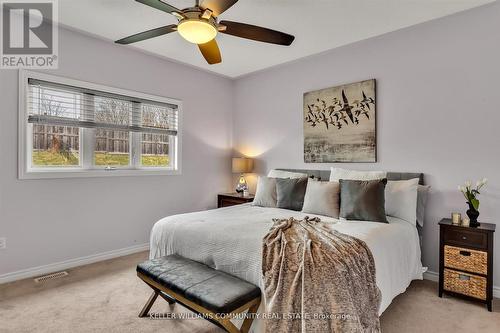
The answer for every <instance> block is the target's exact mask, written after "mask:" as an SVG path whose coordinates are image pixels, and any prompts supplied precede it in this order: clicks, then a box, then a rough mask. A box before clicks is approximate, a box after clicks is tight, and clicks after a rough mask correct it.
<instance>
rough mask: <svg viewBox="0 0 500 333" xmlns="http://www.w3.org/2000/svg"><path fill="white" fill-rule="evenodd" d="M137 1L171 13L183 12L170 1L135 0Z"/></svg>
mask: <svg viewBox="0 0 500 333" xmlns="http://www.w3.org/2000/svg"><path fill="white" fill-rule="evenodd" d="M135 1H137V2H140V3H142V4H145V5H146V6H149V7H153V8H156V9H159V10H161V11H163V12H165V13H169V14H172V13H181V11H180V10H179V9H178V8H175V7H174V6H172V5H169V4H168V3H165V2H163V1H160V0H135Z"/></svg>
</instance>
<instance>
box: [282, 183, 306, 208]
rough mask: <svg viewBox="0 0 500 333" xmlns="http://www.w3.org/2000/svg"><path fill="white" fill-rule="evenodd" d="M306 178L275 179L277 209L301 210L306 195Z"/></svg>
mask: <svg viewBox="0 0 500 333" xmlns="http://www.w3.org/2000/svg"><path fill="white" fill-rule="evenodd" d="M306 187H307V178H294V179H290V178H276V194H277V197H278V200H277V204H276V206H277V207H278V208H284V209H291V210H301V209H302V206H303V204H304V195H305V194H306Z"/></svg>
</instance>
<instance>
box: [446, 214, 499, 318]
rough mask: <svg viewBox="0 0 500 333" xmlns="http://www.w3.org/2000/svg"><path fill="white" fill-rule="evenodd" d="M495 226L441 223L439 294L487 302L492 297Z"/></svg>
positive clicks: (487, 224)
mask: <svg viewBox="0 0 500 333" xmlns="http://www.w3.org/2000/svg"><path fill="white" fill-rule="evenodd" d="M495 227H496V226H495V225H494V224H491V223H483V222H481V225H480V226H479V227H477V228H473V227H464V226H461V225H456V224H453V223H452V222H451V220H450V219H442V220H441V222H439V230H440V231H439V297H442V296H443V292H445V293H447V294H450V295H452V296H458V297H461V298H466V299H470V300H475V301H479V302H481V303H485V304H486V305H487V306H488V311H490V312H491V302H492V300H493V236H494V234H493V233H494V232H495Z"/></svg>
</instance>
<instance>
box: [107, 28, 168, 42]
mask: <svg viewBox="0 0 500 333" xmlns="http://www.w3.org/2000/svg"><path fill="white" fill-rule="evenodd" d="M176 28H177V25H175V24H171V25H167V26H164V27H159V28H155V29H151V30H148V31H144V32H140V33H138V34H135V35H132V36H128V37H125V38H122V39H120V40H117V41H116V42H115V43H117V44H131V43H136V42H140V41H142V40H146V39H150V38H154V37H158V36H162V35H166V34H169V33H171V32H174V31H176Z"/></svg>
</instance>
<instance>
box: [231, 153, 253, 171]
mask: <svg viewBox="0 0 500 333" xmlns="http://www.w3.org/2000/svg"><path fill="white" fill-rule="evenodd" d="M252 170H253V160H252V159H251V158H246V157H233V173H247V172H252Z"/></svg>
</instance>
